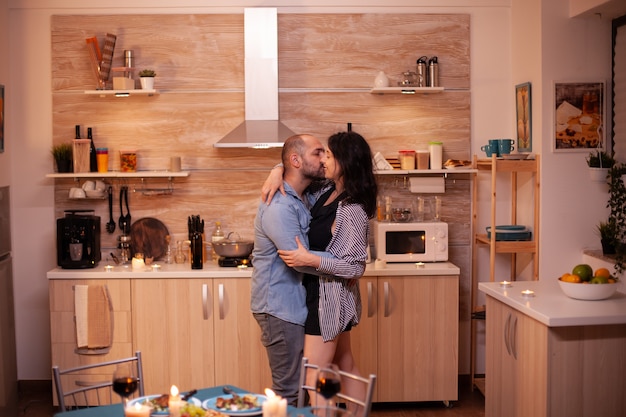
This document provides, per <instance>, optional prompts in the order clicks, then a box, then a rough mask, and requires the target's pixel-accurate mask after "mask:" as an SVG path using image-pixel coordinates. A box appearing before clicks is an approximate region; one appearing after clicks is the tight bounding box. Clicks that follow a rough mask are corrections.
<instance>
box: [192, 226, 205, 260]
mask: <svg viewBox="0 0 626 417" xmlns="http://www.w3.org/2000/svg"><path fill="white" fill-rule="evenodd" d="M203 246H204V245H203V244H202V235H201V234H200V233H199V232H193V234H192V235H191V269H202V247H203Z"/></svg>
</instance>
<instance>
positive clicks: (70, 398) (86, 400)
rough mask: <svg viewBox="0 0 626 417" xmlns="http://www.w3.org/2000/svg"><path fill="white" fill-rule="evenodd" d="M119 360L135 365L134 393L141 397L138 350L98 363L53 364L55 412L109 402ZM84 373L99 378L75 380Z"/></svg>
mask: <svg viewBox="0 0 626 417" xmlns="http://www.w3.org/2000/svg"><path fill="white" fill-rule="evenodd" d="M122 363H131V364H133V365H134V366H135V367H136V373H137V383H138V389H137V391H136V392H138V393H139V396H143V395H144V384H143V381H144V380H143V365H142V362H141V352H140V351H137V352H135V356H131V357H128V358H123V359H116V360H111V361H107V362H98V363H93V364H89V365H83V366H77V367H74V368H68V369H59V367H58V366H53V367H52V373H53V376H54V387H55V389H56V395H57V400H58V402H59V411H61V412H63V411H68V409H73V408H89V407H97V406H100V405H105V404H111V403H113V394H114V393H113V389H112V386H113V372H114V371H115V367H116V366H117V365H119V364H122ZM86 372H90V373H91V374H92V375H93V376H95V377H96V378H97V379H100V380H99V381H85V380H83V381H81V380H78V379H76V378H80V377H86V376H87V375H86ZM85 379H86V378H85ZM70 383H73V384H74V386H72V387H70V386H69V385H70ZM76 387H77V388H76ZM115 395H117V394H115Z"/></svg>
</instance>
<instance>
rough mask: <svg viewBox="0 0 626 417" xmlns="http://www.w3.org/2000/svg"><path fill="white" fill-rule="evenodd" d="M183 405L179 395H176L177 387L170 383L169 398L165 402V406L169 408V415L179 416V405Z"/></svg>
mask: <svg viewBox="0 0 626 417" xmlns="http://www.w3.org/2000/svg"><path fill="white" fill-rule="evenodd" d="M182 405H183V402H182V401H181V399H180V395H178V387H177V386H176V385H172V388H171V389H170V399H169V401H168V403H167V406H168V407H169V409H170V417H180V407H181V406H182Z"/></svg>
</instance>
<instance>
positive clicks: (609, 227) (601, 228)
mask: <svg viewBox="0 0 626 417" xmlns="http://www.w3.org/2000/svg"><path fill="white" fill-rule="evenodd" d="M597 229H598V233H599V234H600V239H601V240H606V241H608V242H612V241H613V240H614V239H615V233H616V232H617V227H616V226H615V220H614V219H609V220H608V221H606V222H600V223H598V226H597Z"/></svg>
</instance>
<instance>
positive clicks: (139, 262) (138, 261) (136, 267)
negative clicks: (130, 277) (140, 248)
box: [131, 253, 146, 271]
mask: <svg viewBox="0 0 626 417" xmlns="http://www.w3.org/2000/svg"><path fill="white" fill-rule="evenodd" d="M131 264H132V267H133V271H143V270H144V268H145V267H146V263H145V262H144V260H143V255H142V254H140V253H136V254H135V257H134V258H133V260H132V263H131Z"/></svg>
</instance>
